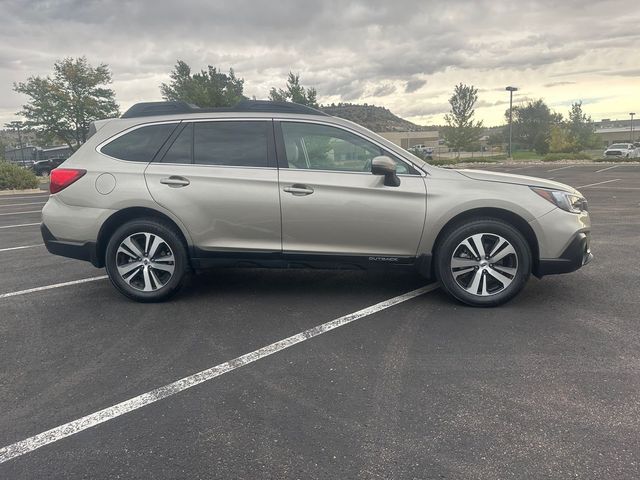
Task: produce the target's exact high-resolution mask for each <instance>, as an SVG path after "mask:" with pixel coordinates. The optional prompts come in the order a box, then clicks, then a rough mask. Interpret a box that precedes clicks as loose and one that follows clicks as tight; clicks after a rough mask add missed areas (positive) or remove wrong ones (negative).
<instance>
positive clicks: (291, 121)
mask: <svg viewBox="0 0 640 480" xmlns="http://www.w3.org/2000/svg"><path fill="white" fill-rule="evenodd" d="M273 120H275V121H277V122H280V123H285V122H287V123H313V124H316V125H322V126H325V127H333V128H337V129H341V130H344V131H346V132H349V133H351V134H353V135H356V136H357V137H360V138H362V139H364V140H366V141H367V142H369V143H373V144H374V145H376V146H378V147H379V148H381V149H383V150H385V151H388V150H389V147H387V146H385V145H383V144H381V143H380V142H378V141H376V140H374V139H372V138H370V137H367V136H365V135H363V134H362V133H360V132H357V131H355V130H352V129H351V128H348V127H345V126H343V125H336V124H335V123H328V122H322V121H317V120H308V119H306V118H305V119H294V118H279V117H274V118H273ZM390 153H393V154H394V156H396V157H398V160H400V161H401V162H403V163H405V164H407V165H409V166H411V167H412V168H414V169H415V170H417V171H418V174H417V175H414V174H410V173H399V174H398V176H403V177H426V176H427V172H425V171H424V170H422V168H420V167H419V166H418V165H415V164H414V163H412V162H410V161H409V160H407V159H406V158H404V157H402V156H400V155H398V154H397V153H396V152H390ZM285 170H286V169H285ZM291 170H294V171H295V170H300V171H308V172H311V171H315V172H333V173H364V174H367V175H371V173H370V172H343V171H341V170H315V169H306V168H299V169H296V168H293V169H291Z"/></svg>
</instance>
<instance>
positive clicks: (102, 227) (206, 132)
mask: <svg viewBox="0 0 640 480" xmlns="http://www.w3.org/2000/svg"><path fill="white" fill-rule="evenodd" d="M91 129H92V135H91V136H90V138H89V140H88V141H87V142H86V143H85V144H84V145H83V146H82V147H81V148H80V149H79V150H78V151H77V152H76V153H75V154H74V155H73V156H72V157H71V158H69V159H68V160H67V161H66V162H65V163H64V164H63V165H62V166H61V168H57V169H55V170H53V172H52V174H51V196H50V198H49V201H48V202H47V204H46V206H45V207H44V210H43V212H42V213H43V215H42V217H43V223H42V236H43V237H44V241H45V243H46V245H47V248H48V250H49V251H50V252H51V253H54V254H58V255H63V256H67V257H72V258H77V259H82V260H88V261H90V262H91V263H93V265H95V266H96V267H106V270H107V273H108V274H109V278H110V279H111V282H112V283H113V285H114V286H115V287H116V288H117V289H118V290H119V291H120V292H122V293H123V294H124V295H126V296H128V297H130V298H132V299H134V300H138V301H143V302H149V301H158V300H163V299H166V298H168V297H169V296H171V295H172V294H174V293H175V292H176V291H177V290H178V289H179V288H180V286H181V284H182V283H183V280H184V278H185V276H186V275H187V274H188V273H189V272H193V271H198V270H201V269H206V268H212V267H213V268H218V267H240V266H249V267H276V268H282V267H285V268H286V267H307V268H340V269H343V268H357V269H370V268H386V269H396V270H397V269H414V270H417V271H418V272H420V273H421V274H423V275H424V276H425V277H431V278H434V277H435V278H436V279H438V280H439V281H440V282H441V284H442V286H443V288H444V289H445V290H446V291H447V292H448V293H449V294H450V295H451V296H453V297H455V298H456V299H458V300H460V301H462V302H464V303H467V304H469V305H476V306H493V305H499V304H501V303H504V302H506V301H507V300H509V299H511V298H513V297H514V296H515V295H516V294H517V293H518V292H519V291H520V290H521V289H522V288H523V287H524V285H525V283H526V282H527V279H528V278H529V276H530V274H531V273H533V274H534V275H536V276H538V277H542V276H543V275H548V274H554V273H565V272H571V271H574V270H576V269H578V268H580V267H581V266H583V265H584V264H586V263H587V262H588V261H589V260H590V259H591V252H590V250H589V232H590V221H589V214H588V213H587V202H586V200H585V199H584V198H583V196H582V195H581V194H580V192H578V191H577V190H575V189H573V188H571V187H569V186H567V185H563V184H560V183H556V182H551V181H548V180H543V179H539V178H530V177H523V176H518V175H506V174H498V173H490V172H481V171H472V170H450V169H442V168H436V167H433V166H430V165H428V164H427V163H425V162H423V161H422V160H420V159H419V158H417V157H415V156H413V155H411V154H410V153H409V152H407V151H405V150H403V149H401V148H400V147H398V146H397V145H394V144H393V143H390V142H389V141H387V140H385V139H384V138H382V137H380V136H378V135H376V134H375V133H373V132H371V131H369V130H367V129H365V128H362V127H360V126H358V125H356V124H354V123H351V122H348V121H346V120H342V119H339V118H335V117H331V116H328V115H326V114H324V113H322V112H320V111H317V110H314V109H311V108H308V107H304V106H301V105H297V104H292V103H275V102H263V101H246V102H242V103H240V104H238V105H237V106H236V107H234V108H227V109H212V110H203V109H198V108H195V107H193V106H190V105H188V104H185V103H180V102H157V103H141V104H137V105H134V106H133V107H132V108H131V109H129V110H128V111H127V112H126V113H125V114H124V115H123V116H122V117H121V118H118V119H110V120H101V121H98V122H95V124H93V125H92V128H91Z"/></svg>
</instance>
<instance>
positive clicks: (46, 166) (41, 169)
mask: <svg viewBox="0 0 640 480" xmlns="http://www.w3.org/2000/svg"><path fill="white" fill-rule="evenodd" d="M65 160H66V158H49V159H48V160H38V161H37V162H34V164H33V171H34V172H36V175H47V176H48V175H49V174H50V173H51V170H53V169H54V168H58V167H59V166H60V165H61V164H62V162H64V161H65Z"/></svg>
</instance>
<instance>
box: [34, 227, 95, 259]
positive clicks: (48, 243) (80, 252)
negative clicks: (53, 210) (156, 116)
mask: <svg viewBox="0 0 640 480" xmlns="http://www.w3.org/2000/svg"><path fill="white" fill-rule="evenodd" d="M40 233H42V239H43V240H44V245H45V247H46V248H47V250H48V251H49V253H53V254H54V255H60V256H62V257H68V258H75V259H77V260H85V261H87V262H91V263H92V264H93V265H94V266H95V267H103V266H104V265H103V262H102V261H101V260H100V259H99V258H98V250H97V248H96V244H95V243H94V242H85V243H74V242H64V241H61V240H58V239H57V238H56V237H55V236H54V235H53V233H51V231H50V230H49V229H48V228H47V226H46V225H45V224H44V223H41V224H40Z"/></svg>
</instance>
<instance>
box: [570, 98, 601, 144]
mask: <svg viewBox="0 0 640 480" xmlns="http://www.w3.org/2000/svg"><path fill="white" fill-rule="evenodd" d="M568 130H569V136H570V137H571V142H572V143H573V145H574V150H573V151H574V152H576V153H577V152H580V151H581V150H584V149H587V148H593V147H595V146H596V145H597V142H598V139H597V137H596V136H595V132H596V129H595V126H594V124H593V121H592V120H591V117H589V116H587V115H586V114H585V113H584V112H583V111H582V101H580V102H576V103H573V104H571V110H570V111H569V122H568Z"/></svg>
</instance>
